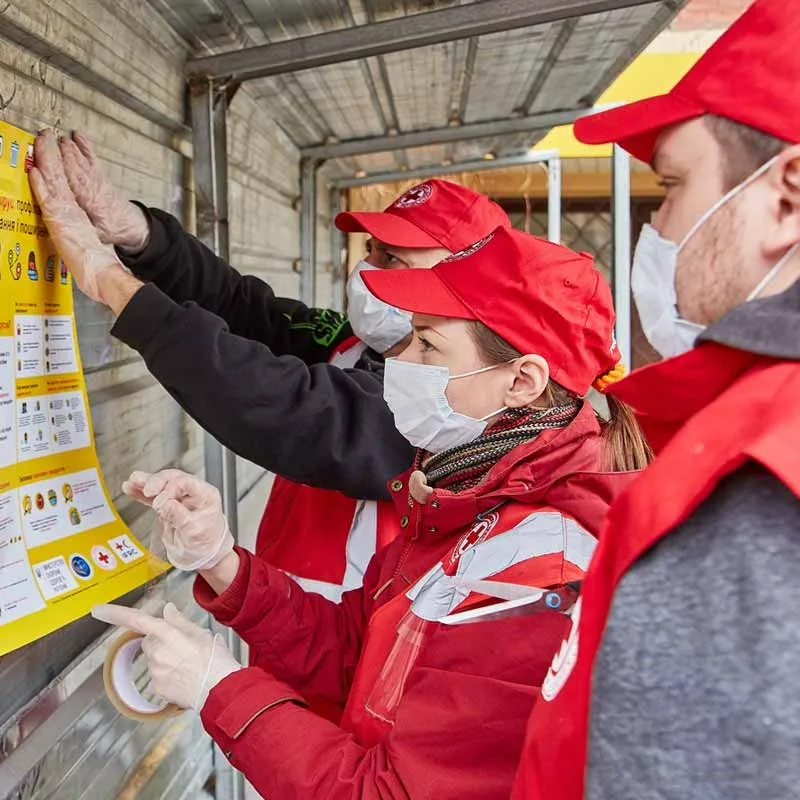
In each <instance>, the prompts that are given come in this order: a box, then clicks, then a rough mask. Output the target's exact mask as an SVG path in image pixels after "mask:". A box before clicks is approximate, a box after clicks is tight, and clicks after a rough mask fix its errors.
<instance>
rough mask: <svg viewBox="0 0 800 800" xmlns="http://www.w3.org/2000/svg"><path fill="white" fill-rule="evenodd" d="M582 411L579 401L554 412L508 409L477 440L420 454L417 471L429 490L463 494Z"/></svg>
mask: <svg viewBox="0 0 800 800" xmlns="http://www.w3.org/2000/svg"><path fill="white" fill-rule="evenodd" d="M580 409H581V403H580V401H578V400H576V401H575V402H572V403H568V404H566V405H563V406H554V407H553V408H545V409H541V408H522V409H508V410H506V411H505V412H504V413H503V416H501V417H500V419H499V420H498V421H497V422H496V423H494V424H493V425H492V426H491V427H490V428H489V429H488V430H486V431H485V432H484V433H483V434H481V435H480V436H479V437H478V438H477V439H475V440H474V441H472V442H468V443H467V444H462V445H460V446H459V447H453V448H452V449H450V450H445V451H443V452H441V453H437V454H435V455H430V454H425V456H426V457H425V458H424V457H423V454H422V453H420V455H419V456H418V459H417V468H418V469H421V470H422V471H423V472H424V473H425V477H426V478H427V479H428V486H435V487H437V488H439V489H447V490H448V491H451V492H453V493H458V492H463V491H464V490H466V489H471V488H472V487H474V486H477V485H478V484H479V483H480V482H481V481H482V480H483V478H484V477H485V476H486V474H487V473H488V472H489V470H490V469H491V468H492V467H493V466H494V465H495V464H496V463H497V462H498V461H499V460H500V459H501V458H502V457H503V456H504V455H505V454H506V453H509V452H511V450H513V449H514V448H515V447H518V446H519V445H521V444H525V442H529V441H530V440H531V439H535V438H536V437H537V436H538V435H539V434H540V433H541V432H542V431H546V430H552V429H554V428H566V427H567V425H569V424H570V422H572V420H573V419H575V417H576V416H577V414H578V412H579V411H580Z"/></svg>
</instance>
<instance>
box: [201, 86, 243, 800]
mask: <svg viewBox="0 0 800 800" xmlns="http://www.w3.org/2000/svg"><path fill="white" fill-rule="evenodd" d="M233 91H235V90H231V89H230V88H228V87H226V86H224V85H218V84H215V83H213V82H210V81H209V82H206V83H203V84H190V86H189V104H190V109H191V116H192V136H193V144H194V156H195V157H194V171H195V208H196V215H197V238H198V239H199V240H200V241H201V242H203V244H205V245H206V246H207V247H208V248H210V249H211V250H213V251H214V252H215V253H216V254H217V255H218V256H219V257H220V258H222V259H224V260H225V261H229V260H230V236H229V232H228V136H227V130H228V105H229V103H230V100H231V98H232V96H233ZM203 454H204V460H205V477H206V480H207V481H208V482H209V483H212V484H213V485H214V486H216V487H217V488H218V489H219V492H220V494H221V495H222V506H223V509H224V511H225V516H226V518H227V520H228V527H229V528H230V531H231V533H232V534H233V537H234V539H236V540H237V541H238V538H239V530H238V529H239V524H238V508H239V497H238V492H237V488H236V454H235V453H233V452H232V451H231V450H228V449H227V448H226V447H223V446H222V445H221V444H220V443H219V442H218V441H217V440H216V439H215V438H214V437H213V436H212V435H211V434H210V433H208V432H207V431H206V432H205V434H204V439H203ZM211 627H212V629H214V630H215V632H217V633H219V634H220V635H221V636H222V637H223V639H224V640H225V642H226V644H227V645H228V647H229V648H230V650H231V652H232V653H233V654H234V656H236V657H239V655H240V653H241V643H240V641H239V637H238V636H237V635H236V634H235V633H234V631H233V629H232V628H228V627H225V626H222V625H219V624H217V623H216V622H214V620H213V619H212V620H211ZM214 776H215V785H216V787H217V797H218V798H219V800H244V777H243V776H242V775H241V773H239V772H237V771H236V770H234V769H233V767H232V766H231V764H230V762H229V761H228V759H227V758H226V757H225V754H224V753H223V752H222V750H220V748H219V746H218V745H214Z"/></svg>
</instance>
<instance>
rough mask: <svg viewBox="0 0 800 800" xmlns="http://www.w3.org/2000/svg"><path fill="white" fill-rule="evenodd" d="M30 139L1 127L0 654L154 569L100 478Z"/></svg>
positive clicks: (62, 272) (65, 282) (158, 569)
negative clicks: (33, 176)
mask: <svg viewBox="0 0 800 800" xmlns="http://www.w3.org/2000/svg"><path fill="white" fill-rule="evenodd" d="M32 159H33V137H32V136H31V135H30V134H28V133H25V132H24V131H21V130H19V129H17V128H14V127H12V126H11V125H7V124H5V123H2V122H0V655H3V654H5V653H8V652H9V651H10V650H14V649H16V648H17V647H21V646H22V645H24V644H27V643H28V642H31V641H33V640H34V639H38V638H40V637H42V636H44V635H46V634H48V633H50V632H51V631H53V630H55V629H56V628H60V627H61V626H63V625H66V624H67V623H69V622H72V621H73V620H75V619H78V618H79V617H81V616H83V615H85V614H87V613H88V612H89V610H90V609H91V607H92V606H93V605H95V604H96V603H103V602H108V601H110V600H113V599H114V598H117V597H119V596H120V595H122V594H125V593H126V592H129V591H130V590H131V589H134V588H135V587H137V586H140V585H142V584H143V583H145V582H147V581H148V580H150V579H151V578H153V577H154V576H156V575H158V574H160V573H162V572H163V571H164V570H165V569H166V566H167V565H165V564H164V563H163V562H161V561H158V560H157V559H154V558H153V557H152V556H150V555H149V554H148V553H147V552H146V550H145V548H144V547H142V546H141V544H140V543H139V542H137V541H136V539H134V538H133V536H132V535H131V532H130V531H129V530H128V529H127V527H126V526H125V524H124V523H123V522H122V520H121V519H120V518H119V516H118V514H117V512H116V510H115V508H114V506H113V504H112V502H111V499H110V497H109V495H108V492H107V490H106V487H105V485H104V483H103V477H102V475H101V473H100V466H99V463H98V460H97V453H96V452H95V448H94V437H93V434H92V421H91V417H90V415H89V402H88V397H87V394H86V385H85V383H84V380H83V372H82V370H81V363H80V354H79V352H78V342H77V331H76V328H75V316H74V312H73V305H72V278H71V277H70V275H69V272H68V269H67V267H66V265H65V264H64V262H63V261H61V260H60V259H59V257H58V255H57V254H56V252H55V249H54V246H53V244H52V242H51V241H50V240H49V238H48V235H47V229H46V228H45V226H44V224H43V223H42V219H41V217H40V215H39V209H38V207H37V206H36V205H35V203H34V200H33V196H32V193H31V189H30V184H29V182H28V177H27V173H28V171H29V170H30V167H31V165H32Z"/></svg>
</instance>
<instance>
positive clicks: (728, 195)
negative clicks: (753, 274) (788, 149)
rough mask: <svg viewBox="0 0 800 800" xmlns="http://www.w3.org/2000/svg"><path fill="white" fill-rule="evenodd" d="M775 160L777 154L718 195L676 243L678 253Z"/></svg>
mask: <svg viewBox="0 0 800 800" xmlns="http://www.w3.org/2000/svg"><path fill="white" fill-rule="evenodd" d="M777 160H778V156H773V157H772V158H771V159H770V160H769V161H767V162H765V163H764V164H762V165H761V166H760V167H759V168H758V169H757V170H756V171H755V172H754V173H753V174H752V175H750V176H749V177H747V178H745V179H744V180H743V181H742V182H741V183H739V184H737V185H736V186H734V187H733V189H731V190H730V191H729V192H726V193H725V194H724V195H722V197H720V199H719V200H717V202H716V203H714V205H712V206H711V208H709V209H708V211H706V212H705V214H703V216H701V217H700V219H699V220H697V222H695V224H694V225H692V227H691V228H690V229H689V233H687V234H686V236H684V237H683V239H682V240H681V243H680V244H679V245H678V252H679V253H680V251H681V250H683V248H684V247H686V243H687V242H688V241H689V239H691V238H692V236H694V235H695V234H696V233H697V231H698V230H700V228H701V226H702V225H703V224H704V223H706V222H707V221H708V220H709V218H710V217H712V216H713V215H714V214H716V213H717V211H719V210H720V209H721V208H722V206H724V205H725V204H726V203H727V202H728V201H729V200H732V199H733V198H734V197H736V195H737V194H739V193H740V192H743V191H744V190H745V189H746V188H747V187H748V186H749V185H750V184H751V183H752V182H753V181H755V180H757V179H758V178H760V177H761V176H762V175H763V174H764V173H765V172H766V171H767V170H768V169H769V168H770V167H771V166H772V165H773V164H774V163H775V162H776V161H777Z"/></svg>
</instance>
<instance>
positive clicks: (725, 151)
mask: <svg viewBox="0 0 800 800" xmlns="http://www.w3.org/2000/svg"><path fill="white" fill-rule="evenodd" d="M704 120H705V123H706V125H707V126H708V129H709V131H710V132H711V135H712V136H713V137H714V139H716V141H717V144H718V145H719V147H720V150H722V181H723V186H724V191H726V192H728V191H730V190H731V189H733V187H734V186H738V185H739V184H740V183H741V182H742V181H743V180H745V178H748V177H749V176H750V175H752V174H753V173H754V172H755V171H756V170H757V169H758V168H759V167H760V166H761V165H762V164H766V163H767V161H769V160H770V159H771V158H773V157H774V156H776V155H778V153H780V152H781V150H783V149H784V148H785V147H788V146H789V142H786V141H784V140H783V139H778V138H777V137H776V136H772V135H771V134H769V133H764V132H763V131H760V130H758V129H757V128H752V127H750V126H749V125H745V124H744V123H743V122H735V121H734V120H732V119H728V118H727V117H719V116H717V115H716V114H707V115H706V116H705V117H704Z"/></svg>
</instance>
